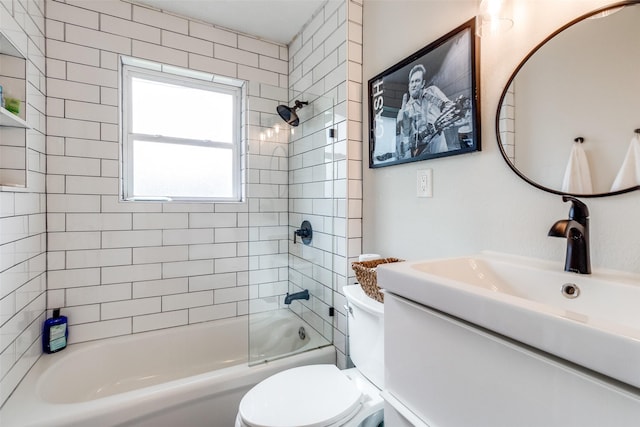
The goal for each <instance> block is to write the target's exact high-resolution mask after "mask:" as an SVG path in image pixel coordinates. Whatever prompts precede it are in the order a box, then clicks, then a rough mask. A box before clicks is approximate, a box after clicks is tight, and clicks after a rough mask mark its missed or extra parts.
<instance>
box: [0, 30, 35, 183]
mask: <svg viewBox="0 0 640 427" xmlns="http://www.w3.org/2000/svg"><path fill="white" fill-rule="evenodd" d="M26 63H27V61H26V59H25V56H24V55H23V54H22V53H21V52H20V51H19V50H18V48H16V47H15V46H14V45H13V44H12V43H11V42H10V41H9V39H8V38H7V37H5V36H4V35H3V34H2V33H0V86H2V94H3V97H4V98H5V99H6V98H7V97H12V98H16V99H18V100H19V101H20V112H19V114H18V115H16V114H13V113H12V112H10V111H8V110H7V109H5V108H3V107H1V106H0V185H2V186H11V187H26V185H27V129H29V125H28V124H27V122H26V121H25V119H24V117H25V110H26V93H27V90H26V85H27V75H26Z"/></svg>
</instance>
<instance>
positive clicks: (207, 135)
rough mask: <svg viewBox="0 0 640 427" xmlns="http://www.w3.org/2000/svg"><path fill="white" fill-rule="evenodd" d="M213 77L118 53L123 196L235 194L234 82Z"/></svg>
mask: <svg viewBox="0 0 640 427" xmlns="http://www.w3.org/2000/svg"><path fill="white" fill-rule="evenodd" d="M216 79H220V78H217V77H216V76H213V75H210V74H207V73H199V72H194V71H191V70H183V69H178V68H176V67H172V66H166V65H161V64H155V63H150V62H149V61H142V60H137V59H132V58H123V64H122V103H121V105H122V166H121V167H122V198H123V199H124V200H162V201H170V200H175V201H210V202H213V201H240V200H241V196H242V192H241V162H240V159H241V149H240V147H241V145H240V122H241V121H240V115H241V111H240V109H241V95H242V88H241V82H238V81H235V80H232V79H225V80H227V81H228V82H229V83H231V84H223V83H216V82H215V80H216Z"/></svg>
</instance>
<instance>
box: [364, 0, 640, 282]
mask: <svg viewBox="0 0 640 427" xmlns="http://www.w3.org/2000/svg"><path fill="white" fill-rule="evenodd" d="M609 3H610V2H607V1H603V0H599V1H596V0H589V1H586V0H580V1H578V0H568V1H563V2H558V1H535V2H533V1H525V0H515V24H514V26H513V28H512V29H511V30H510V32H508V33H507V34H505V35H502V36H492V37H486V38H483V39H482V41H481V53H480V55H481V125H482V147H483V149H482V151H481V152H478V153H473V154H467V155H462V156H453V157H447V158H443V159H437V160H429V161H423V162H416V163H410V164H406V165H400V166H393V167H387V168H381V169H376V170H372V169H368V168H366V166H365V169H364V226H363V230H364V231H363V236H364V238H363V248H364V250H365V251H366V252H379V253H382V254H385V255H388V256H397V257H401V258H406V259H420V258H430V257H440V256H450V255H458V254H469V253H474V252H477V251H480V250H483V249H491V250H497V251H502V252H508V253H514V254H521V255H526V256H534V257H539V258H544V259H550V260H554V261H558V262H563V261H564V251H565V242H564V241H563V239H558V238H551V237H547V231H548V229H549V227H550V226H551V224H553V222H554V221H555V220H557V219H562V218H566V216H567V212H568V209H569V205H568V204H565V203H563V202H562V201H561V198H560V197H559V196H556V195H552V194H548V193H545V192H542V191H540V190H537V189H536V188H534V187H532V186H529V185H528V184H526V183H525V182H524V181H522V180H521V179H520V178H518V177H517V176H516V175H515V174H514V173H513V172H512V171H511V170H510V169H509V168H508V166H507V165H506V163H505V162H504V160H503V159H502V157H501V155H500V152H499V149H498V146H497V143H496V137H495V130H494V121H495V114H496V110H497V103H498V100H499V97H500V94H501V93H502V90H503V88H504V85H505V84H506V81H507V79H508V78H509V76H510V75H511V72H512V71H513V70H514V69H515V67H516V66H517V65H518V64H519V62H520V61H521V59H522V58H524V56H525V55H526V54H527V53H528V52H529V51H530V50H531V49H532V48H533V47H535V46H536V45H537V44H538V43H540V42H541V41H542V40H544V38H545V37H546V35H548V34H549V33H551V32H552V31H554V30H555V29H556V28H558V27H560V26H562V25H563V24H565V23H566V22H569V21H570V20H572V19H574V18H576V17H577V16H579V15H582V14H583V13H586V12H587V11H590V10H592V9H595V8H598V7H600V6H603V5H606V4H609ZM476 7H477V2H476V1H463V0H460V1H446V0H442V1H436V0H430V1H421V2H416V1H402V0H397V1H378V0H365V2H364V29H363V31H364V37H363V39H364V40H365V43H364V47H363V67H364V80H365V81H367V80H368V79H370V78H371V77H373V76H374V75H376V74H377V73H379V72H381V71H383V70H384V69H386V68H388V67H390V66H392V65H393V64H395V63H396V62H398V61H400V60H402V59H403V58H405V57H406V56H408V55H410V54H411V53H413V52H414V51H416V50H418V49H419V48H421V47H423V46H425V45H427V44H428V43H429V42H430V41H433V40H435V39H437V38H438V37H440V36H441V35H443V34H445V33H447V32H448V31H450V30H451V29H453V28H455V27H456V26H458V25H460V24H462V23H463V22H465V21H466V20H467V19H469V18H471V17H472V16H473V15H474V14H475V12H476ZM365 99H366V94H365ZM365 108H366V106H365ZM365 111H366V110H365ZM365 126H368V123H366V124H365ZM364 155H366V147H363V156H364ZM424 168H432V169H433V178H434V191H433V194H434V197H433V198H430V199H418V198H416V195H415V194H416V188H415V185H416V184H415V182H416V171H417V170H419V169H424ZM638 197H640V193H638V192H633V193H631V194H626V195H621V196H616V197H608V198H602V199H587V200H586V203H587V205H588V206H589V209H590V211H591V244H592V250H591V254H592V264H593V266H594V267H595V268H601V267H606V268H613V269H620V270H625V271H632V272H636V273H637V272H640V249H638V241H640V224H639V223H638V222H637V218H639V217H640V203H638V201H639V200H638Z"/></svg>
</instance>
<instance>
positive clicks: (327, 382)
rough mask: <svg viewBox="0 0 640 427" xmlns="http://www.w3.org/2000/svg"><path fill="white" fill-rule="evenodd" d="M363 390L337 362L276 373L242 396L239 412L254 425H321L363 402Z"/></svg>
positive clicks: (311, 426) (303, 426)
mask: <svg viewBox="0 0 640 427" xmlns="http://www.w3.org/2000/svg"><path fill="white" fill-rule="evenodd" d="M360 396H361V392H360V390H359V389H358V388H357V387H356V386H355V384H354V383H353V382H352V381H351V380H349V378H347V376H346V375H344V374H343V373H342V372H341V371H340V370H339V369H338V368H337V367H336V366H335V365H311V366H302V367H299V368H293V369H288V370H286V371H283V372H280V373H277V374H275V375H273V376H271V377H269V378H267V379H266V380H264V381H262V382H261V383H259V384H257V385H256V386H255V387H253V388H252V389H251V390H249V392H248V393H247V394H245V396H244V397H243V398H242V401H241V402H240V407H239V413H240V416H241V418H242V421H243V422H244V423H245V424H247V425H249V426H251V427H322V426H326V425H330V424H332V423H334V422H336V421H339V420H341V419H342V418H344V417H346V416H347V415H349V414H350V413H351V412H353V411H354V410H355V409H356V408H357V407H358V405H360Z"/></svg>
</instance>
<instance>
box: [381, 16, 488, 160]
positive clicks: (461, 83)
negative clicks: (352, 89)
mask: <svg viewBox="0 0 640 427" xmlns="http://www.w3.org/2000/svg"><path fill="white" fill-rule="evenodd" d="M478 55H479V43H478V38H477V36H476V34H475V20H474V19H471V20H469V21H468V22H466V23H464V24H463V25H461V26H460V27H458V28H456V29H455V30H453V31H451V32H450V33H449V34H446V35H445V36H443V37H441V38H439V39H438V40H436V41H434V42H433V43H430V44H429V45H428V46H425V47H424V48H422V49H420V50H419V51H418V52H416V53H414V54H413V55H411V56H409V57H407V58H406V59H404V60H403V61H401V62H399V63H398V64H396V65H394V66H393V67H391V68H389V69H387V70H385V71H383V72H382V73H380V74H378V75H377V76H375V77H373V78H372V79H371V80H369V124H370V133H369V167H370V168H377V167H383V166H391V165H396V164H400V163H407V162H415V161H419V160H427V159H433V158H438V157H445V156H452V155H456V154H464V153H469V152H473V151H480V147H481V145H480V101H479V94H480V88H479V76H480V70H479V58H478V57H477V56H478Z"/></svg>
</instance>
